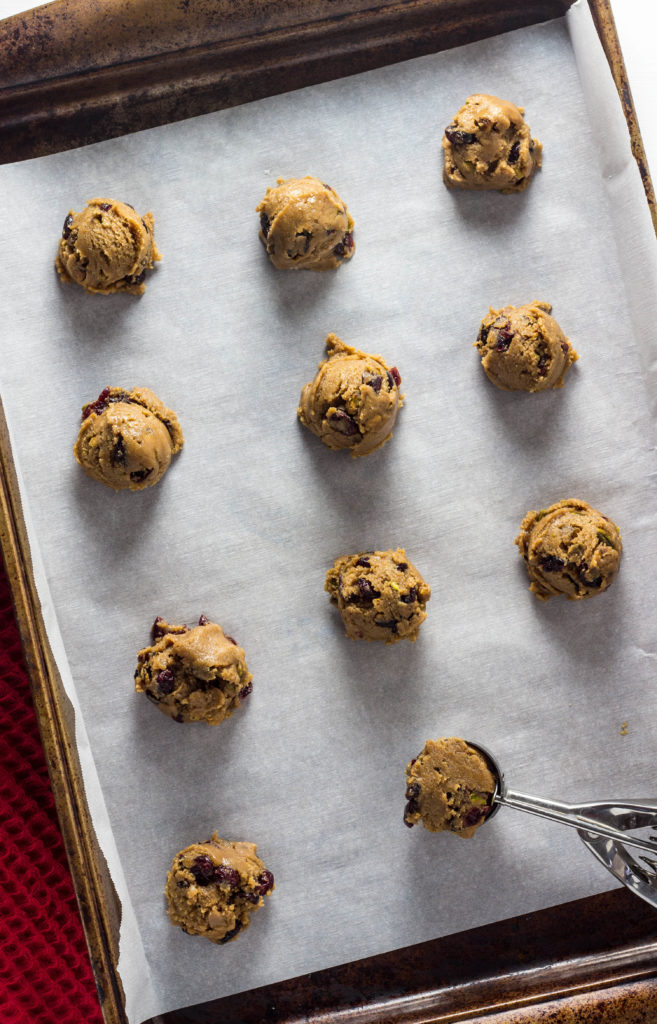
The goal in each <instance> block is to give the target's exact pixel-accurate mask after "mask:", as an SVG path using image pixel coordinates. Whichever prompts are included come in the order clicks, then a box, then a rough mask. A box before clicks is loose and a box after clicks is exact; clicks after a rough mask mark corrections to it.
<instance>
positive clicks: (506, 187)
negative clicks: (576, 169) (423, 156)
mask: <svg viewBox="0 0 657 1024" xmlns="http://www.w3.org/2000/svg"><path fill="white" fill-rule="evenodd" d="M523 113H524V111H523V108H522V107H516V105H515V104H514V103H509V102H508V100H501V99H498V97H497V96H487V95H485V94H484V93H477V94H475V95H474V96H470V97H469V98H468V99H467V100H466V101H465V103H464V105H463V106H462V107H461V109H460V110H459V112H458V113H457V114H456V117H454V119H453V120H452V123H451V124H449V125H448V126H447V128H445V134H444V136H443V142H442V145H443V155H444V168H443V179H444V181H445V184H446V185H448V186H449V187H450V188H465V189H476V190H484V189H487V190H488V189H492V190H497V191H499V192H522V190H523V189H525V188H527V186H528V185H529V182H530V181H531V179H532V177H533V175H534V173H535V172H536V171H537V170H538V168H539V167H540V166H541V149H542V147H541V144H540V142H539V141H538V139H532V137H531V133H530V131H529V126H528V125H527V124H526V122H525V119H524V118H523Z"/></svg>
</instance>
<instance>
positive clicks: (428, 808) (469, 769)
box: [404, 736, 496, 839]
mask: <svg viewBox="0 0 657 1024" xmlns="http://www.w3.org/2000/svg"><path fill="white" fill-rule="evenodd" d="M495 788H496V783H495V778H494V776H493V774H492V772H491V771H490V768H489V767H488V764H487V763H486V760H485V758H484V757H483V756H482V755H481V754H480V753H479V751H478V750H475V748H474V747H471V746H470V745H469V744H468V743H466V742H465V740H462V739H459V738H458V737H454V736H452V737H448V738H444V739H439V740H427V742H426V743H425V745H424V748H423V750H422V751H421V753H419V754H418V756H417V757H416V758H414V759H413V760H412V761H411V762H410V764H408V765H407V767H406V800H407V804H406V809H405V811H404V823H405V824H406V825H408V827H409V828H412V827H413V825H417V824H418V822H420V821H421V822H422V824H423V825H424V827H425V828H426V829H428V830H429V832H454V833H455V834H456V835H457V836H460V837H461V838H462V839H469V838H470V837H471V836H472V835H474V833H475V832H476V830H477V829H478V828H479V826H480V825H482V824H483V823H484V821H485V820H486V818H487V816H488V815H489V814H490V812H491V811H492V809H493V795H494V793H495Z"/></svg>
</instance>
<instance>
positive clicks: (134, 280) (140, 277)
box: [124, 267, 146, 284]
mask: <svg viewBox="0 0 657 1024" xmlns="http://www.w3.org/2000/svg"><path fill="white" fill-rule="evenodd" d="M124 280H126V281H127V282H128V284H143V283H144V281H145V280H146V268H145V267H144V269H143V270H142V271H141V273H140V274H135V275H134V277H130V275H128V277H126V278H125V279H124Z"/></svg>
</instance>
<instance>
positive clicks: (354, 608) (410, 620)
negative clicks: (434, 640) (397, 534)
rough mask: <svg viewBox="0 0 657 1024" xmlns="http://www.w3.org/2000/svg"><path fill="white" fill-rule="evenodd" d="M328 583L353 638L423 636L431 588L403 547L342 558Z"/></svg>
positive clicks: (388, 640)
mask: <svg viewBox="0 0 657 1024" xmlns="http://www.w3.org/2000/svg"><path fill="white" fill-rule="evenodd" d="M324 589H325V590H326V591H328V593H329V595H330V598H331V602H332V604H334V605H336V606H337V608H338V611H339V612H340V615H341V616H342V621H343V623H344V625H345V630H346V634H347V636H349V637H351V638H352V639H353V640H383V641H384V643H386V644H396V643H397V642H398V641H399V640H404V639H406V640H411V641H413V640H417V637H418V633H419V631H420V626H421V625H422V623H423V622H424V620H425V619H426V617H427V613H426V603H427V601H428V600H429V598H430V597H431V589H430V587H429V585H428V584H427V583H425V581H424V580H423V579H422V576H421V575H420V573H419V572H418V571H417V569H416V568H415V566H414V565H411V563H410V562H409V561H408V559H407V558H406V553H405V551H404V550H403V548H397V549H396V551H361V552H360V553H359V554H357V555H343V556H342V557H341V558H338V559H336V561H335V563H334V565H333V567H332V568H331V569H329V571H328V572H327V574H326V583H325V585H324Z"/></svg>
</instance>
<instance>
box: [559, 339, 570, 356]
mask: <svg viewBox="0 0 657 1024" xmlns="http://www.w3.org/2000/svg"><path fill="white" fill-rule="evenodd" d="M561 351H562V352H563V353H564V354H565V355H568V353H569V352H570V345H569V344H568V342H567V341H562V342H561Z"/></svg>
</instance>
